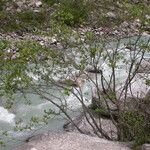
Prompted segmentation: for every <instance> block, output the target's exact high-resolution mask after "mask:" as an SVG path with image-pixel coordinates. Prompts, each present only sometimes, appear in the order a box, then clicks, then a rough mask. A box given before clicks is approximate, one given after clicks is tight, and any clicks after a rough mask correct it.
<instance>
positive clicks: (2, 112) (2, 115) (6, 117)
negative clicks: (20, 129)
mask: <svg viewBox="0 0 150 150" xmlns="http://www.w3.org/2000/svg"><path fill="white" fill-rule="evenodd" d="M14 119H15V115H14V114H12V113H9V112H8V110H7V109H5V108H4V107H0V121H4V122H7V123H14Z"/></svg>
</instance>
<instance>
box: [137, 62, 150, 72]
mask: <svg viewBox="0 0 150 150" xmlns="http://www.w3.org/2000/svg"><path fill="white" fill-rule="evenodd" d="M138 73H148V74H149V73H150V60H143V61H142V63H141V65H140V66H139V69H138Z"/></svg>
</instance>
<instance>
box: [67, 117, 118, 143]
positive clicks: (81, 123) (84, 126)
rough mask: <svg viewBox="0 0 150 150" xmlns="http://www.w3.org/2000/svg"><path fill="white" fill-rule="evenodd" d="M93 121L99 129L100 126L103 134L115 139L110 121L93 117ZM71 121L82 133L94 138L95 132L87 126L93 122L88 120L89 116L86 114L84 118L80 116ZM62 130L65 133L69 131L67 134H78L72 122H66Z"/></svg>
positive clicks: (114, 131) (114, 130) (114, 132)
mask: <svg viewBox="0 0 150 150" xmlns="http://www.w3.org/2000/svg"><path fill="white" fill-rule="evenodd" d="M87 119H88V120H87ZM94 119H95V121H96V123H97V124H98V126H99V127H100V126H101V128H102V129H103V131H104V132H105V133H107V134H108V135H109V137H111V138H112V139H114V140H116V139H117V129H116V127H115V125H114V124H113V123H112V121H111V120H110V119H104V118H100V117H98V116H94ZM73 121H74V123H75V124H76V125H77V126H78V128H79V129H81V130H82V131H83V133H84V134H87V135H91V136H96V135H95V131H94V130H93V128H92V127H91V125H90V124H89V122H90V123H92V122H93V121H92V119H91V118H90V116H89V114H86V117H85V115H83V114H81V115H79V116H77V117H75V118H73ZM88 121H89V122H88ZM64 129H65V131H69V132H72V131H73V132H78V130H77V129H76V127H75V126H74V124H73V123H72V122H67V123H66V124H65V125H64ZM96 130H97V129H96ZM99 136H100V137H103V136H102V135H99Z"/></svg>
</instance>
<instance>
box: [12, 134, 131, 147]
mask: <svg viewBox="0 0 150 150" xmlns="http://www.w3.org/2000/svg"><path fill="white" fill-rule="evenodd" d="M14 150H131V148H130V146H129V144H127V143H119V142H112V141H108V140H104V139H100V138H97V137H90V136H87V135H83V134H79V133H51V134H44V135H39V136H38V138H33V139H32V140H31V141H30V142H29V143H26V144H24V145H21V146H19V147H17V148H15V149H14Z"/></svg>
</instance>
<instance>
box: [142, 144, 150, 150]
mask: <svg viewBox="0 0 150 150" xmlns="http://www.w3.org/2000/svg"><path fill="white" fill-rule="evenodd" d="M141 150H150V144H143V145H142V147H141Z"/></svg>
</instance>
